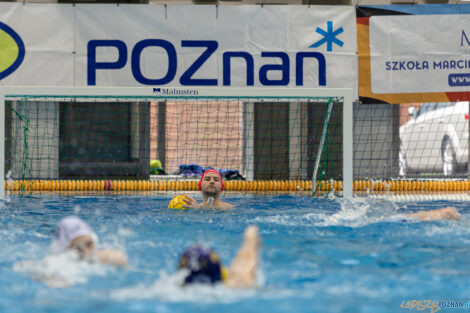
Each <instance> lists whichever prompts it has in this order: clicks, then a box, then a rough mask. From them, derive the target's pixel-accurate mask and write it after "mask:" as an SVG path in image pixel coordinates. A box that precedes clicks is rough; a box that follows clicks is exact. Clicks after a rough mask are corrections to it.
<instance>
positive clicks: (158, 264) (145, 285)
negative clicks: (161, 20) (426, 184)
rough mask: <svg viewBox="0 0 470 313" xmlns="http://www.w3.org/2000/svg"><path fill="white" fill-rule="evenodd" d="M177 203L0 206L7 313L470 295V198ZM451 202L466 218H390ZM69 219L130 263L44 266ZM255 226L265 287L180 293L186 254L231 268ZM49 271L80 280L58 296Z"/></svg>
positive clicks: (1, 298)
mask: <svg viewBox="0 0 470 313" xmlns="http://www.w3.org/2000/svg"><path fill="white" fill-rule="evenodd" d="M169 200H170V197H169V196H158V197H157V196H145V197H137V196H122V197H113V196H108V197H106V196H103V197H98V196H91V197H71V196H42V197H38V198H34V197H30V198H19V197H18V198H15V197H13V198H11V199H9V201H7V202H6V203H2V204H0V212H1V214H0V238H1V240H0V312H8V313H10V312H21V313H26V312H38V313H40V312H51V313H52V312H57V313H59V312H60V313H62V312H72V313H78V312H109V313H114V312H222V311H223V312H297V313H303V312H411V311H412V310H409V309H404V308H400V305H401V304H402V302H403V300H424V299H429V300H433V301H449V300H453V301H464V302H468V301H469V300H470V287H469V284H468V282H467V279H468V277H469V275H470V262H469V261H470V223H469V221H468V216H469V213H470V209H469V208H470V206H469V203H468V202H443V201H434V202H420V203H396V204H395V203H391V202H387V201H372V200H357V201H355V202H354V203H346V202H341V201H331V200H326V199H312V198H309V197H298V196H243V197H236V196H233V197H231V196H227V198H226V199H225V200H226V201H229V202H232V203H234V204H235V205H236V208H235V209H233V210H229V211H213V210H206V211H203V210H188V211H172V210H169V209H167V208H166V206H167V204H168V201H169ZM447 205H453V206H455V207H457V209H458V210H459V212H460V213H461V214H462V216H463V219H462V220H461V221H459V222H454V221H442V222H418V223H390V222H381V220H382V219H383V217H385V216H390V215H394V214H396V213H397V212H414V211H416V210H418V209H426V210H427V209H432V208H439V207H443V206H447ZM70 214H76V215H79V216H80V217H81V218H83V219H84V220H85V221H87V222H88V223H89V224H90V225H91V226H92V228H93V229H94V230H95V231H96V232H97V234H98V236H99V237H100V246H101V247H107V248H114V249H120V250H124V251H125V252H126V253H127V255H128V256H129V267H128V268H127V269H114V268H109V267H104V266H101V265H86V267H88V268H83V267H78V268H77V267H70V264H63V263H60V262H59V261H53V260H52V261H51V260H49V261H50V262H49V263H47V265H44V264H45V263H38V262H40V261H41V260H42V259H44V257H45V256H46V253H47V250H48V248H49V244H50V241H51V237H52V234H53V230H54V227H55V225H56V223H57V222H58V221H59V220H60V219H61V218H62V217H65V216H67V215H70ZM250 224H256V225H257V226H258V227H259V229H260V235H261V239H262V242H263V243H262V249H261V255H260V256H261V258H260V260H261V264H260V268H259V271H258V281H259V284H260V286H259V288H257V289H248V290H231V289H228V288H225V287H223V286H216V287H204V288H193V287H191V288H182V287H180V286H179V284H178V283H177V282H176V281H177V279H178V277H176V276H177V275H175V268H176V266H177V262H178V258H179V255H180V253H181V251H182V250H183V249H184V247H186V246H187V245H189V244H191V243H206V244H209V245H211V246H213V247H214V248H215V249H216V250H217V251H218V253H219V256H220V258H221V259H222V262H223V263H225V264H226V265H229V263H230V260H231V259H232V258H233V256H234V255H235V253H236V251H237V249H238V247H239V245H240V243H241V240H242V233H243V229H244V228H245V227H246V226H247V225H250ZM31 260H33V261H31ZM51 262H52V263H51ZM54 262H57V264H54ZM54 266H55V267H56V268H54ZM57 267H58V268H57ZM51 270H52V271H54V270H56V271H62V272H64V271H69V272H70V273H69V274H67V275H70V277H69V278H70V279H71V280H72V281H73V282H75V284H74V285H72V286H71V287H69V288H65V289H49V288H47V287H46V286H44V285H43V284H42V283H39V282H37V281H35V280H34V279H32V277H33V278H34V277H37V275H41V273H44V272H45V271H51ZM446 310H448V311H449V312H457V311H458V310H455V309H452V310H451V309H444V308H442V311H441V312H445V311H446ZM413 311H416V309H414V310H413ZM425 312H430V310H429V309H426V311H425Z"/></svg>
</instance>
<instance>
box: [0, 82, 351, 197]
mask: <svg viewBox="0 0 470 313" xmlns="http://www.w3.org/2000/svg"><path fill="white" fill-rule="evenodd" d="M0 105H1V106H2V107H1V108H0V111H1V112H4V115H3V116H2V117H1V119H2V121H4V125H5V127H4V129H2V130H0V132H3V134H1V133H0V135H1V137H3V138H4V140H3V141H2V145H1V148H2V152H1V155H2V157H4V160H3V162H1V164H2V165H1V166H2V167H3V168H0V170H2V171H3V172H4V173H5V175H3V176H2V179H4V181H3V182H2V184H1V186H4V188H3V190H2V196H3V195H4V192H5V191H6V192H15V191H25V192H44V191H45V192H50V191H52V192H56V191H59V192H60V191H184V190H196V189H197V184H196V182H197V180H198V177H199V176H200V175H201V173H202V171H204V170H205V169H207V168H215V169H218V170H219V171H220V173H221V174H222V175H223V177H224V179H225V180H226V181H227V184H226V186H227V188H226V190H227V191H229V192H230V191H238V192H304V193H322V192H331V191H336V192H341V193H344V195H345V196H351V195H352V188H353V182H352V181H353V176H352V168H353V160H352V147H353V136H352V133H353V132H352V121H353V110H352V91H351V90H350V89H308V88H301V89H289V88H269V89H261V88H194V89H192V88H165V87H158V88H155V87H136V88H118V87H116V88H115V87H109V88H97V87H70V88H60V87H55V88H40V87H3V88H0Z"/></svg>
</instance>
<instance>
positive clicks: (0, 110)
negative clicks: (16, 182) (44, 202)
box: [0, 94, 5, 200]
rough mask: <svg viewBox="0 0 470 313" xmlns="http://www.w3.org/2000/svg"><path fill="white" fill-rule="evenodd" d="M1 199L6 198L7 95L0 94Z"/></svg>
mask: <svg viewBox="0 0 470 313" xmlns="http://www.w3.org/2000/svg"><path fill="white" fill-rule="evenodd" d="M0 160H1V161H0V199H1V200H4V199H5V95H4V94H0Z"/></svg>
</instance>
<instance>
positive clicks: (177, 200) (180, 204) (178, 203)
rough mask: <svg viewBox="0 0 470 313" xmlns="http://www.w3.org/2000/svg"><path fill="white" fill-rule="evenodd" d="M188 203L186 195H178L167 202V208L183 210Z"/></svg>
mask: <svg viewBox="0 0 470 313" xmlns="http://www.w3.org/2000/svg"><path fill="white" fill-rule="evenodd" d="M188 203H189V199H188V197H186V196H183V195H179V196H176V197H174V198H173V199H171V201H170V203H168V208H169V209H178V210H184V209H187V208H188V207H187V206H188Z"/></svg>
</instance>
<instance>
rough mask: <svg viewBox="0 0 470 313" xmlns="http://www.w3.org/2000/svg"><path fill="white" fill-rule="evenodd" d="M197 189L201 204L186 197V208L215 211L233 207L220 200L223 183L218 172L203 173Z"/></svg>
mask: <svg viewBox="0 0 470 313" xmlns="http://www.w3.org/2000/svg"><path fill="white" fill-rule="evenodd" d="M198 187H199V190H201V193H202V203H198V202H197V201H196V200H195V199H194V198H192V197H190V196H186V197H187V199H186V201H187V202H188V207H190V208H216V209H230V208H232V207H233V206H232V205H231V204H230V203H226V202H222V201H221V200H220V194H221V192H222V191H223V190H224V181H223V179H222V175H220V173H219V172H218V171H216V170H213V169H209V170H207V171H205V172H204V173H203V174H202V176H201V179H200V180H199V184H198Z"/></svg>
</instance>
